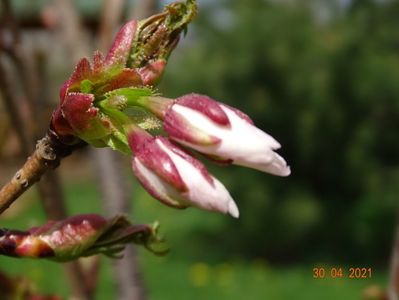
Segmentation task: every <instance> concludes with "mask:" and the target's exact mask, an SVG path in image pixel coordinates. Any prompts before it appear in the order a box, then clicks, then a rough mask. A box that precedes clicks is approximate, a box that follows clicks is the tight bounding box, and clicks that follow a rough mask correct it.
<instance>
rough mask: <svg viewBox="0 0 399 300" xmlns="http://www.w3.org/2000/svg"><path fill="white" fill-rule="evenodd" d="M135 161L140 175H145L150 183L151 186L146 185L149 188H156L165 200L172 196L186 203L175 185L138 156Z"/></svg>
mask: <svg viewBox="0 0 399 300" xmlns="http://www.w3.org/2000/svg"><path fill="white" fill-rule="evenodd" d="M134 163H135V165H136V168H137V171H138V172H140V176H143V177H144V178H145V179H146V180H147V182H148V184H149V185H150V186H149V187H146V188H147V189H152V190H154V191H155V192H156V193H157V194H158V195H160V196H161V197H162V198H163V199H165V201H166V200H167V199H168V198H170V199H173V200H174V201H176V202H180V203H182V204H186V201H184V199H182V197H181V195H180V194H179V192H178V191H177V190H176V189H175V188H174V187H173V186H171V185H170V184H168V183H166V182H165V181H164V180H163V179H162V178H160V177H159V176H158V175H157V174H156V173H155V172H153V171H152V170H151V169H149V168H147V167H146V166H145V165H143V164H142V163H141V161H140V160H139V159H138V158H137V157H135V158H134Z"/></svg>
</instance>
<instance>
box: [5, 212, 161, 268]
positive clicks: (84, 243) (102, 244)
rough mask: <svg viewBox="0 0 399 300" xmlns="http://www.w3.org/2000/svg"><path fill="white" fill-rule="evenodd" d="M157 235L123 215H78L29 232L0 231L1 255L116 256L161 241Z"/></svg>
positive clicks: (33, 256) (58, 258)
mask: <svg viewBox="0 0 399 300" xmlns="http://www.w3.org/2000/svg"><path fill="white" fill-rule="evenodd" d="M155 234H156V228H152V227H151V226H148V225H132V224H130V223H129V222H128V221H127V220H126V219H125V218H124V217H121V216H118V217H115V218H113V219H110V220H106V219H105V218H103V217H101V216H99V215H94V214H88V215H79V216H74V217H70V218H67V219H65V220H62V221H57V222H55V221H50V222H48V223H47V224H45V225H43V226H40V227H35V228H32V229H30V230H28V231H18V230H7V229H1V230H0V254H2V255H7V256H14V257H30V258H47V259H51V260H55V261H60V262H63V261H69V260H73V259H76V258H78V257H82V256H90V255H94V254H99V253H102V254H105V255H107V256H109V257H117V255H118V254H119V253H120V252H121V251H122V250H123V249H124V247H125V245H126V243H129V242H134V243H138V244H143V245H145V246H146V247H150V246H151V245H150V244H152V243H156V242H158V241H159V239H158V238H157V237H156V236H155ZM150 249H151V248H150ZM154 252H156V251H154Z"/></svg>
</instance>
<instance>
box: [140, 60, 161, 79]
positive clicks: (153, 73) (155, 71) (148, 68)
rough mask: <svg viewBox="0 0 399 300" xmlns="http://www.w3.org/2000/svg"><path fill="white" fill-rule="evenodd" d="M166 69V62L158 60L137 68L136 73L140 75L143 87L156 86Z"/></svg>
mask: <svg viewBox="0 0 399 300" xmlns="http://www.w3.org/2000/svg"><path fill="white" fill-rule="evenodd" d="M165 68H166V60H164V59H160V60H157V61H154V62H152V63H149V64H147V65H145V66H144V67H142V68H139V69H138V70H137V72H138V73H139V74H140V76H141V79H142V81H143V84H144V85H156V84H157V83H158V82H159V81H160V80H161V77H162V74H163V72H164V70H165Z"/></svg>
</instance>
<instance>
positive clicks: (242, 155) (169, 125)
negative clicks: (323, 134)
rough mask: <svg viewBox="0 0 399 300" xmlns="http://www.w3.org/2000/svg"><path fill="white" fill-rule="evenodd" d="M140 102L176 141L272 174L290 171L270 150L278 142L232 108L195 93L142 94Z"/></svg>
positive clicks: (283, 174)
mask: <svg viewBox="0 0 399 300" xmlns="http://www.w3.org/2000/svg"><path fill="white" fill-rule="evenodd" d="M140 104H141V105H143V106H144V107H146V108H147V109H150V110H151V111H152V112H153V113H155V114H156V115H157V116H158V117H160V118H161V119H163V121H164V125H163V126H164V129H165V131H166V132H167V133H168V134H169V137H170V138H171V139H173V140H175V141H176V142H179V143H180V144H183V145H185V146H188V147H190V148H193V149H195V150H197V151H199V152H202V153H205V154H207V155H210V156H212V157H213V158H214V159H219V160H224V161H230V162H232V163H234V164H236V165H241V166H245V167H249V168H254V169H257V170H260V171H263V172H267V173H271V174H273V175H279V176H288V175H289V174H290V168H289V167H288V166H287V163H286V162H285V160H284V159H283V158H282V157H281V156H280V155H278V154H277V153H276V152H275V151H274V150H277V149H279V148H280V147H281V146H280V144H279V143H278V142H277V141H276V140H275V139H274V138H273V137H272V136H270V135H269V134H267V133H265V132H263V131H262V130H260V129H259V128H257V127H256V126H255V125H254V123H253V121H252V120H251V119H250V118H249V117H248V116H247V115H246V114H244V113H243V112H241V111H240V110H238V109H236V108H233V107H230V106H228V105H226V104H223V103H220V102H217V101H215V100H213V99H211V98H209V97H208V96H205V95H199V94H189V95H184V96H182V97H179V98H177V99H175V100H170V99H165V98H161V97H150V98H143V99H141V102H140Z"/></svg>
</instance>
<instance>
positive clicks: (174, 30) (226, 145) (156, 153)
mask: <svg viewBox="0 0 399 300" xmlns="http://www.w3.org/2000/svg"><path fill="white" fill-rule="evenodd" d="M195 12H196V6H195V1H190V0H188V1H187V2H186V3H174V4H171V5H170V6H167V8H166V10H165V12H164V13H162V14H159V15H156V16H153V17H150V18H149V19H146V20H143V21H141V22H136V21H131V22H129V23H127V24H126V25H125V26H124V27H123V28H122V29H121V30H120V32H119V33H118V34H117V36H116V39H115V42H114V44H113V45H112V47H111V50H110V51H109V52H108V54H107V55H106V57H105V58H103V57H102V55H101V54H100V53H98V52H96V53H95V54H94V58H93V63H92V64H90V62H89V61H88V60H87V59H82V60H81V61H80V62H79V63H78V65H77V67H76V69H75V71H74V73H73V74H72V76H71V78H70V79H69V80H68V81H67V82H66V83H65V84H64V86H63V87H62V89H61V92H60V105H59V107H58V108H57V110H56V111H55V112H54V114H53V118H52V130H53V132H54V133H55V134H56V135H57V136H58V137H59V138H60V140H62V141H63V142H65V143H73V142H74V141H75V139H76V138H79V139H81V140H84V141H86V142H87V143H90V144H92V145H94V146H98V147H104V146H109V147H111V148H113V149H115V150H119V151H121V152H123V153H126V154H128V155H132V168H133V171H134V173H135V175H136V177H137V178H138V180H139V181H140V183H141V184H142V185H143V186H144V188H145V189H146V190H147V191H148V192H149V193H150V194H151V195H152V196H153V197H155V198H156V199H158V200H160V201H161V202H163V203H165V204H167V205H169V206H172V207H176V208H186V207H189V206H195V207H198V208H201V209H205V210H210V211H219V212H222V213H228V214H230V215H232V216H233V217H236V218H237V217H238V216H239V211H238V208H237V206H236V204H235V202H234V200H233V199H232V197H231V196H230V194H229V192H228V191H227V189H226V188H225V187H224V185H223V184H222V183H221V182H220V181H219V180H217V179H216V178H215V177H213V176H212V175H211V174H210V173H209V172H208V170H207V169H206V167H205V166H204V165H203V164H202V163H201V162H200V161H199V160H198V159H196V158H195V157H194V156H193V154H192V153H191V152H189V151H188V150H186V148H185V147H188V148H191V149H193V150H195V151H197V152H200V153H202V154H204V155H205V157H207V158H210V159H212V160H214V161H217V162H219V163H224V164H229V163H232V164H237V165H240V166H245V167H250V168H254V169H257V170H260V171H263V172H268V173H271V174H274V175H278V176H287V175H289V174H290V168H289V167H288V166H287V164H286V162H285V160H284V159H283V158H282V157H281V156H279V155H278V154H277V153H276V152H275V150H277V149H278V148H280V144H279V143H278V142H277V141H276V140H275V139H274V138H273V137H271V136H270V135H268V134H267V133H265V132H263V131H262V130H260V129H259V128H257V127H256V126H255V125H254V123H253V122H252V120H251V119H250V118H249V117H248V116H247V115H245V114H244V113H243V112H241V111H239V110H237V109H235V108H233V107H230V106H228V105H226V104H222V103H219V102H217V101H215V100H213V99H211V98H209V97H208V96H204V95H198V94H189V95H185V96H182V97H179V98H177V99H167V98H163V97H160V95H159V94H157V93H156V92H155V90H154V88H153V86H154V85H155V84H156V82H157V81H158V80H159V78H160V76H161V74H162V72H163V70H164V68H165V66H166V62H167V58H168V56H169V54H170V53H171V51H172V50H173V48H174V47H175V46H176V44H177V41H178V39H179V35H180V34H181V32H183V31H184V30H185V27H186V25H187V23H188V22H190V21H191V19H192V18H193V16H194V15H195ZM160 123H162V124H163V129H164V132H165V133H166V136H161V135H158V136H153V135H151V134H150V133H149V132H148V129H152V128H156V127H157V126H158V124H160Z"/></svg>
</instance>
